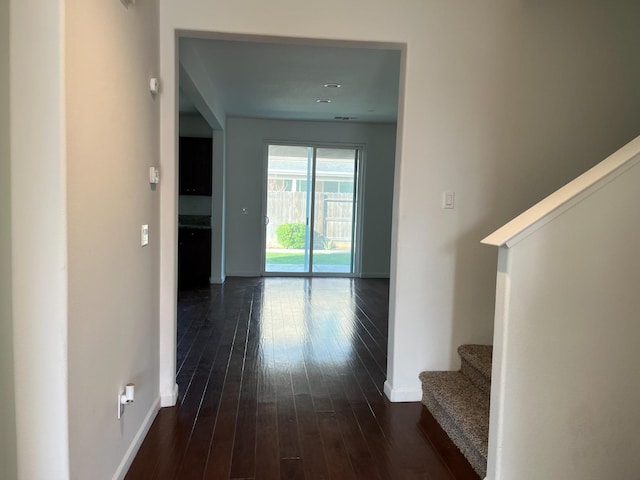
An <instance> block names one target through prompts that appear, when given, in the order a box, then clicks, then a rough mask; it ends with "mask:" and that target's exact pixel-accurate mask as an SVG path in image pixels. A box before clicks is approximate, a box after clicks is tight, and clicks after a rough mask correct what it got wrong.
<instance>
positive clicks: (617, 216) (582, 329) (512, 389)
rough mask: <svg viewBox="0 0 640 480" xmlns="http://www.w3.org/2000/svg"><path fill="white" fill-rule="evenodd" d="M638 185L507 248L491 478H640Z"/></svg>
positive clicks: (639, 176)
mask: <svg viewBox="0 0 640 480" xmlns="http://www.w3.org/2000/svg"><path fill="white" fill-rule="evenodd" d="M636 162H637V158H636ZM639 183H640V163H636V165H635V166H634V167H633V168H632V169H631V170H629V171H627V172H626V173H625V174H623V175H621V176H619V177H617V178H616V179H615V180H613V181H611V182H610V183H608V184H606V185H605V186H604V187H602V188H601V189H600V190H598V191H596V192H595V193H593V194H591V195H590V196H589V197H587V198H586V199H585V200H583V201H582V202H580V203H578V204H577V205H575V206H573V207H572V208H570V209H569V210H567V211H565V212H564V213H563V214H561V215H560V216H559V217H557V218H555V219H554V220H552V221H551V222H549V223H547V224H545V225H544V226H542V227H541V228H540V229H538V230H537V231H535V232H534V233H532V234H531V235H529V236H528V237H526V238H525V239H524V240H522V241H520V242H519V243H517V244H515V245H514V246H513V247H512V248H510V249H507V248H506V247H503V248H502V249H501V253H500V255H501V262H500V266H499V273H498V276H499V282H498V283H499V287H500V290H499V295H498V304H499V305H500V306H501V308H498V314H497V316H496V342H495V343H496V355H495V356H496V363H495V364H494V365H496V368H495V369H494V379H496V380H497V381H496V382H494V386H493V388H492V410H491V412H492V417H491V433H490V436H491V447H490V455H492V453H493V455H495V456H494V457H493V458H490V461H489V470H488V476H487V478H491V479H496V480H510V479H514V478H517V479H521V480H528V479H531V480H534V479H535V480H538V479H541V478H549V479H551V478H553V479H555V478H562V479H567V480H578V479H580V480H582V479H590V480H597V479H602V478H616V479H620V480H632V479H636V478H638V472H640V457H638V451H640V438H639V437H638V435H637V428H636V427H637V425H638V424H640V412H639V411H638V404H640V379H639V378H638V374H637V369H638V368H637V364H638V360H637V351H638V346H637V342H638V338H640V323H639V322H638V311H640V297H639V296H638V278H639V276H640V257H639V256H638V245H640V225H639V224H638V222H637V218H638V205H640V190H639V189H638V184H639ZM494 412H495V413H496V414H495V415H494ZM541 439H543V441H541Z"/></svg>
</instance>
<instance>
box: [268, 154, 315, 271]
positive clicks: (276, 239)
mask: <svg viewBox="0 0 640 480" xmlns="http://www.w3.org/2000/svg"><path fill="white" fill-rule="evenodd" d="M312 165H313V148H311V147H299V146H289V145H269V149H268V155H267V208H266V218H265V223H266V242H265V272H284V273H286V272H300V273H305V272H309V266H310V263H309V262H310V253H309V252H310V235H309V233H310V229H309V218H310V209H311V202H310V198H311V186H312V175H311V173H312Z"/></svg>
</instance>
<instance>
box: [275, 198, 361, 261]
mask: <svg viewBox="0 0 640 480" xmlns="http://www.w3.org/2000/svg"><path fill="white" fill-rule="evenodd" d="M306 198H307V193H306V192H269V193H268V198H267V205H268V212H267V216H268V217H269V224H268V225H267V248H282V247H281V245H280V244H279V243H278V239H277V237H276V228H278V225H281V224H283V223H306V219H307V213H306V208H305V207H306ZM315 206H316V207H315V223H314V229H315V233H316V235H315V238H316V243H317V242H318V241H322V242H323V244H322V245H317V244H316V245H314V248H315V249H322V248H350V245H351V240H352V233H353V194H351V193H316V194H315Z"/></svg>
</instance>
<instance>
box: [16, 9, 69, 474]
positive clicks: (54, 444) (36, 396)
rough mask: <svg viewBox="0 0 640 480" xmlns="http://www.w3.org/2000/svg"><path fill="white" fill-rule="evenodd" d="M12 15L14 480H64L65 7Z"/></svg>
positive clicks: (66, 471)
mask: <svg viewBox="0 0 640 480" xmlns="http://www.w3.org/2000/svg"><path fill="white" fill-rule="evenodd" d="M10 8H11V11H10V20H9V21H10V25H9V31H10V41H11V44H10V54H11V58H10V75H11V77H10V81H11V100H10V103H11V105H10V124H11V140H10V149H11V236H12V238H11V241H12V245H11V248H12V276H11V293H12V307H13V319H14V321H13V353H14V365H15V368H14V381H15V409H16V436H17V460H18V478H21V479H22V478H26V479H32V478H33V479H40V478H51V479H55V480H59V479H60V480H62V479H66V478H68V476H69V443H68V395H67V373H68V371H67V294H68V289H67V275H66V272H67V243H66V212H65V206H66V205H65V204H66V192H65V184H66V181H65V168H66V159H65V154H64V152H65V142H64V131H65V130H64V93H63V91H64V85H63V76H64V71H63V62H62V59H63V53H64V52H63V36H64V31H63V27H62V26H63V2H62V1H61V0H60V1H59V0H28V1H11V2H10ZM42 79H47V81H42ZM45 405H46V408H43V406H45Z"/></svg>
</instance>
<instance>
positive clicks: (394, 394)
mask: <svg viewBox="0 0 640 480" xmlns="http://www.w3.org/2000/svg"><path fill="white" fill-rule="evenodd" d="M384 394H385V395H386V397H387V398H388V399H389V400H390V401H391V402H419V401H421V400H422V390H420V389H418V390H401V389H399V388H392V387H391V384H390V383H389V381H388V380H387V381H386V382H384Z"/></svg>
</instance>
